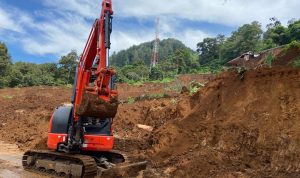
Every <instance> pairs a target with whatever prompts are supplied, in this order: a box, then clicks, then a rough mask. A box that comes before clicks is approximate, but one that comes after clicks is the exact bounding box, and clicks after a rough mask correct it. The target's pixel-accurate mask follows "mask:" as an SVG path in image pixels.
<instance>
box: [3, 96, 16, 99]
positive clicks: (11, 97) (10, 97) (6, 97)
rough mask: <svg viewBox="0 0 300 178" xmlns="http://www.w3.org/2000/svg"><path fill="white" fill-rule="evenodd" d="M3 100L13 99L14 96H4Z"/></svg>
mask: <svg viewBox="0 0 300 178" xmlns="http://www.w3.org/2000/svg"><path fill="white" fill-rule="evenodd" d="M2 98H4V99H13V98H14V96H12V95H5V96H2Z"/></svg>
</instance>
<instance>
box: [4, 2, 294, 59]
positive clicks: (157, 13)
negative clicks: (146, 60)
mask: <svg viewBox="0 0 300 178" xmlns="http://www.w3.org/2000/svg"><path fill="white" fill-rule="evenodd" d="M101 1H102V0H26V1H24V0H1V1H0V41H4V42H5V43H6V44H7V46H8V48H9V52H10V54H11V56H12V58H13V60H14V61H26V62H36V63H44V62H56V61H58V59H59V57H60V56H62V55H65V54H67V53H68V52H69V51H70V50H72V49H75V50H77V51H78V53H81V52H82V49H83V47H84V45H85V42H86V40H87V37H88V35H89V32H90V29H91V26H92V24H93V22H94V19H95V18H97V17H98V16H99V13H100V5H101ZM299 7H300V1H298V0H252V1H248V2H247V1H243V0H210V1H208V0H113V8H114V12H115V15H114V20H113V33H112V49H111V51H119V50H122V49H126V48H128V47H130V46H132V45H137V44H139V43H141V42H145V41H150V40H152V39H153V38H154V33H155V27H154V26H155V19H156V18H158V17H159V18H160V27H159V28H160V38H161V39H165V38H177V39H179V40H181V41H183V43H185V44H186V45H187V46H189V47H190V48H192V49H195V48H196V44H197V42H199V41H201V40H202V39H203V38H205V37H213V36H216V35H217V34H224V35H229V34H230V33H231V32H232V31H233V30H236V29H237V28H238V26H241V25H242V24H245V23H250V22H252V21H254V20H257V21H259V22H261V23H262V26H265V25H266V24H267V23H268V21H269V18H270V17H277V18H279V19H280V20H281V21H282V22H283V23H284V24H285V23H286V22H287V21H288V20H290V19H292V18H299V16H300V11H299V10H298V8H299Z"/></svg>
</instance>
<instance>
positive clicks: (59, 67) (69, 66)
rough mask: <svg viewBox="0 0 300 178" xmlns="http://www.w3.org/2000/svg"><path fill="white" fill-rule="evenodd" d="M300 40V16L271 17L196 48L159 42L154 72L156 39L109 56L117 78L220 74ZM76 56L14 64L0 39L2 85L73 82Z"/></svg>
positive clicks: (140, 79)
mask: <svg viewBox="0 0 300 178" xmlns="http://www.w3.org/2000/svg"><path fill="white" fill-rule="evenodd" d="M195 38H197V37H195ZM299 40H300V20H295V19H293V20H290V21H289V22H288V25H287V26H284V25H282V24H281V22H280V21H279V20H278V19H276V18H271V19H270V23H269V24H268V25H267V26H266V30H265V31H263V28H262V26H261V24H260V23H259V22H257V21H254V22H252V23H250V24H244V25H242V26H240V27H239V28H238V29H237V30H236V31H233V32H232V34H231V35H230V36H228V37H225V36H224V35H221V34H220V35H217V36H216V37H210V38H205V39H203V40H202V41H199V43H198V44H197V46H196V47H197V50H196V51H193V50H192V49H190V48H188V47H186V46H185V45H184V44H183V43H182V42H180V41H179V40H176V39H165V40H161V42H160V46H159V63H158V65H157V66H156V67H155V68H152V70H151V71H150V70H149V66H150V60H151V52H152V42H145V43H142V44H140V45H134V46H132V47H130V48H129V49H126V50H122V51H119V52H117V53H113V54H112V55H111V58H110V60H111V64H112V66H114V67H115V68H117V71H118V75H117V82H126V83H136V82H145V81H157V80H165V81H168V80H169V79H172V78H174V77H176V76H177V75H179V74H187V73H211V72H218V71H220V70H221V69H222V68H223V66H224V64H226V63H227V62H228V61H229V60H231V59H233V58H235V57H237V56H239V55H241V54H243V53H245V52H249V51H253V52H259V51H262V50H264V49H269V48H273V47H276V46H281V45H285V44H289V43H292V42H293V43H295V41H296V42H297V41H299ZM78 59H79V55H78V54H77V52H76V51H74V50H72V51H71V52H70V53H69V54H67V55H65V56H62V57H61V58H60V59H59V60H58V62H57V63H45V64H34V63H25V62H15V63H13V62H12V61H13V60H12V59H11V57H10V55H9V49H7V47H6V45H5V43H3V42H0V88H3V87H23V86H35V85H51V86H52V85H66V84H72V83H73V80H74V73H75V70H76V65H77V62H78Z"/></svg>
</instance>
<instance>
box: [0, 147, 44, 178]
mask: <svg viewBox="0 0 300 178" xmlns="http://www.w3.org/2000/svg"><path fill="white" fill-rule="evenodd" d="M0 148H1V149H0V178H7V177H14V178H28V177H32V178H44V176H40V175H36V174H32V173H30V172H27V171H24V170H23V168H22V163H21V158H22V154H23V152H22V151H21V150H19V148H18V146H17V145H13V144H8V143H4V142H2V141H0Z"/></svg>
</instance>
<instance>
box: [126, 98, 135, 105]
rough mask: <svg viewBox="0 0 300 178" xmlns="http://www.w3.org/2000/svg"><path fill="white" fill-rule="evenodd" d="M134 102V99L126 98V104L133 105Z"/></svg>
mask: <svg viewBox="0 0 300 178" xmlns="http://www.w3.org/2000/svg"><path fill="white" fill-rule="evenodd" d="M134 102H135V99H134V98H132V97H128V98H127V103H128V104H134Z"/></svg>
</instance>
